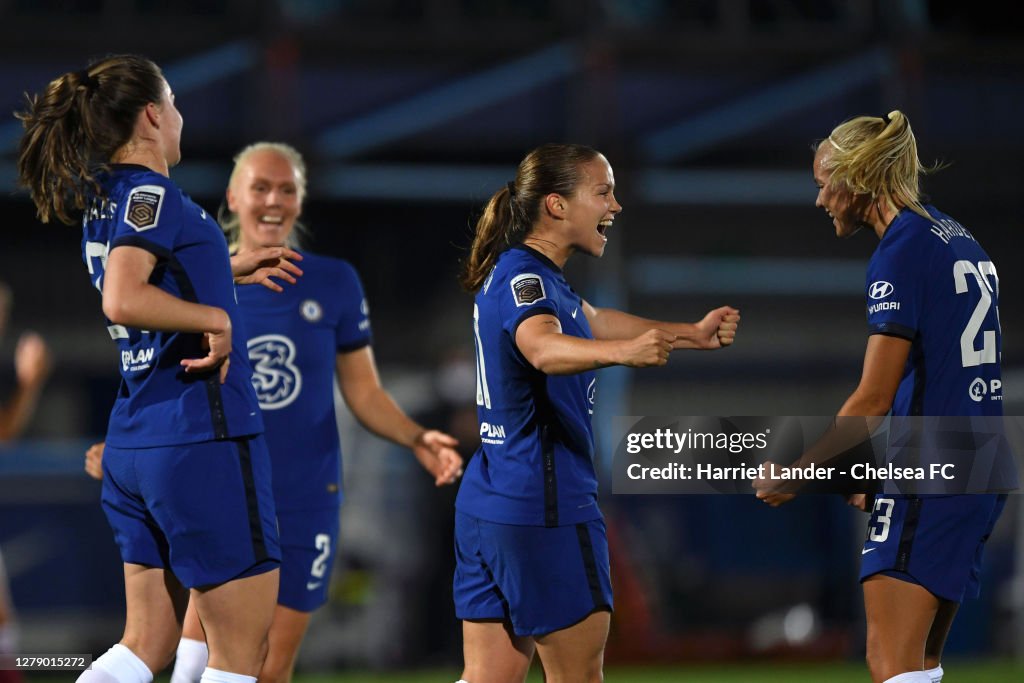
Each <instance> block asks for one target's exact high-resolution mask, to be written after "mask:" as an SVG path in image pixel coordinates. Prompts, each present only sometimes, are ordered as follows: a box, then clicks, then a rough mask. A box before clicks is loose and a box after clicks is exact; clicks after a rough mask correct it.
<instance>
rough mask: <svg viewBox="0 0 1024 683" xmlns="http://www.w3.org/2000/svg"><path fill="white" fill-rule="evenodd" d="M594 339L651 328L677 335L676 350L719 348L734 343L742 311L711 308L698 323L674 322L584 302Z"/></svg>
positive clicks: (620, 336)
mask: <svg viewBox="0 0 1024 683" xmlns="http://www.w3.org/2000/svg"><path fill="white" fill-rule="evenodd" d="M583 313H584V314H585V315H586V316H587V322H589V323H590V329H591V330H592V331H593V333H594V338H595V339H632V338H633V337H637V336H639V335H641V334H643V333H644V332H646V331H648V330H651V329H660V330H665V331H666V332H668V333H669V334H673V335H675V337H676V339H675V341H674V342H673V343H672V348H673V349H719V348H722V347H723V346H728V345H730V344H732V343H733V341H734V340H735V338H736V328H737V326H738V325H739V322H740V312H739V311H738V310H736V309H735V308H732V307H731V306H722V307H721V308H716V309H714V310H713V311H710V312H709V313H708V314H707V315H706V316H704V318H703V319H702V320H700V321H699V322H696V323H679V322H676V323H673V322H664V321H661V320H649V319H647V318H641V317H639V316H635V315H631V314H629V313H624V312H623V311H617V310H615V309H613V308H595V307H594V306H591V305H590V304H589V303H587V302H586V301H584V302H583Z"/></svg>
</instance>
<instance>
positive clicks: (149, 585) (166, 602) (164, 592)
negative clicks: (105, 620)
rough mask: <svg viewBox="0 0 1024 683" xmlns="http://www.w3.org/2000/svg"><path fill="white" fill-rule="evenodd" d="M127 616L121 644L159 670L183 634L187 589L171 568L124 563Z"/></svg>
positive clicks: (150, 668) (156, 670) (152, 669)
mask: <svg viewBox="0 0 1024 683" xmlns="http://www.w3.org/2000/svg"><path fill="white" fill-rule="evenodd" d="M124 593H125V605H126V617H125V626H124V637H123V638H122V640H121V642H122V644H123V645H124V646H125V647H127V648H128V649H130V650H131V651H132V652H134V653H135V655H136V656H137V657H138V658H139V659H141V660H142V661H143V662H145V664H146V666H147V667H149V670H150V671H152V672H154V673H156V672H159V671H160V670H161V669H163V668H164V667H165V666H167V664H168V662H170V659H171V656H172V655H173V654H174V648H175V647H176V646H177V645H178V639H179V638H180V637H181V624H182V620H183V619H184V617H185V607H186V605H187V603H188V592H187V591H186V590H185V589H184V588H183V587H182V585H181V584H180V583H179V582H178V579H177V578H176V577H175V576H174V574H172V573H171V572H170V571H168V570H166V569H162V568H159V567H146V566H142V565H137V564H127V563H126V564H125V565H124Z"/></svg>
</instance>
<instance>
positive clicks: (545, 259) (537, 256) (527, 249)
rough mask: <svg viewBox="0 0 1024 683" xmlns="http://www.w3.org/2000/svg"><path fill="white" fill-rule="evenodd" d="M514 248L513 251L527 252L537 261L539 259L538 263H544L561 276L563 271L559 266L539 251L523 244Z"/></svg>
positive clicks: (515, 245) (513, 246)
mask: <svg viewBox="0 0 1024 683" xmlns="http://www.w3.org/2000/svg"><path fill="white" fill-rule="evenodd" d="M512 248H513V249H521V250H523V251H525V252H526V253H528V254H530V255H532V256H533V257H534V258H535V259H537V260H538V261H540V262H541V263H543V264H544V265H545V266H547V267H548V268H550V269H551V270H553V271H555V272H556V273H558V274H559V275H561V273H562V269H561V268H559V267H558V266H557V265H555V262H554V261H552V260H551V259H549V258H548V257H547V256H545V255H544V254H542V253H541V252H539V251H537V250H536V249H534V248H533V247H531V246H528V245H526V244H523V243H521V242H520V243H519V244H514V245H512Z"/></svg>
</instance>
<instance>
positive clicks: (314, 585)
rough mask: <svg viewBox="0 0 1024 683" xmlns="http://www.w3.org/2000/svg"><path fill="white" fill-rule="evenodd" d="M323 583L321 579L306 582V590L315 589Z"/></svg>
mask: <svg viewBox="0 0 1024 683" xmlns="http://www.w3.org/2000/svg"><path fill="white" fill-rule="evenodd" d="M323 583H324V582H323V581H316V582H314V581H310V582H308V583H307V584H306V590H308V591H315V590H316V589H317V588H319V587H320V586H322V585H323Z"/></svg>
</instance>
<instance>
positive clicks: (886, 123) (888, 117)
mask: <svg viewBox="0 0 1024 683" xmlns="http://www.w3.org/2000/svg"><path fill="white" fill-rule="evenodd" d="M882 118H883V119H885V125H887V126H888V125H889V124H890V123H892V117H891V116H889V115H888V114H886V115H885V116H883V117H882Z"/></svg>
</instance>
